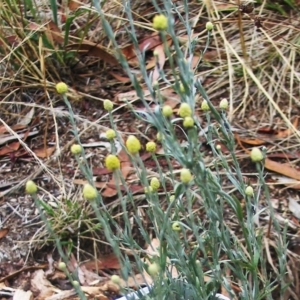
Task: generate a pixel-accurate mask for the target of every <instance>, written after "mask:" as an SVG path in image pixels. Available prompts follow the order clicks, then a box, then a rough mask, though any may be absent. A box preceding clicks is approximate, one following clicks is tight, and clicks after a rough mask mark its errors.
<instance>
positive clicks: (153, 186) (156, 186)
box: [150, 177, 160, 191]
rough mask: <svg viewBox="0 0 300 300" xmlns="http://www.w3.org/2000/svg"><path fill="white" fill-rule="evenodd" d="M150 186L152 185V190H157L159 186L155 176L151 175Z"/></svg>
mask: <svg viewBox="0 0 300 300" xmlns="http://www.w3.org/2000/svg"><path fill="white" fill-rule="evenodd" d="M150 186H151V187H152V190H153V191H157V190H158V189H159V187H160V182H159V180H158V179H157V178H156V177H153V178H152V179H151V181H150Z"/></svg>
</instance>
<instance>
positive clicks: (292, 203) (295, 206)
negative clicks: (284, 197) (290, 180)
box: [288, 197, 300, 219]
mask: <svg viewBox="0 0 300 300" xmlns="http://www.w3.org/2000/svg"><path fill="white" fill-rule="evenodd" d="M288 200H289V210H290V212H291V213H292V214H293V215H294V216H295V217H296V218H298V219H300V204H299V203H298V202H297V201H296V200H294V199H293V198H292V197H289V198H288Z"/></svg>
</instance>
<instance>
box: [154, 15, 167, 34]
mask: <svg viewBox="0 0 300 300" xmlns="http://www.w3.org/2000/svg"><path fill="white" fill-rule="evenodd" d="M152 26H153V28H154V29H156V30H159V31H163V30H166V29H167V28H168V19H167V17H166V16H164V15H162V14H160V15H156V16H155V17H154V18H153V25H152Z"/></svg>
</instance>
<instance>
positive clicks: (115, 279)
mask: <svg viewBox="0 0 300 300" xmlns="http://www.w3.org/2000/svg"><path fill="white" fill-rule="evenodd" d="M110 280H111V281H112V282H113V283H114V284H118V285H119V284H120V283H121V278H120V276H118V275H112V276H111V277H110Z"/></svg>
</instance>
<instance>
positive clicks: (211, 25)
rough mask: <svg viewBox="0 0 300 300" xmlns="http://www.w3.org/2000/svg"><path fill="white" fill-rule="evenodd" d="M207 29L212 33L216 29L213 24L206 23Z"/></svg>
mask: <svg viewBox="0 0 300 300" xmlns="http://www.w3.org/2000/svg"><path fill="white" fill-rule="evenodd" d="M205 27H206V30H207V31H211V30H213V28H214V24H213V23H212V22H206V25H205Z"/></svg>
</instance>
